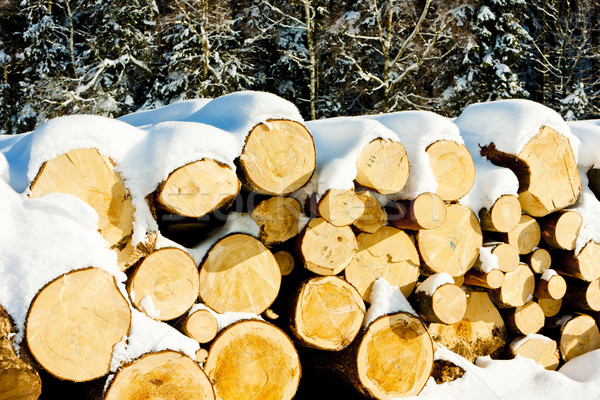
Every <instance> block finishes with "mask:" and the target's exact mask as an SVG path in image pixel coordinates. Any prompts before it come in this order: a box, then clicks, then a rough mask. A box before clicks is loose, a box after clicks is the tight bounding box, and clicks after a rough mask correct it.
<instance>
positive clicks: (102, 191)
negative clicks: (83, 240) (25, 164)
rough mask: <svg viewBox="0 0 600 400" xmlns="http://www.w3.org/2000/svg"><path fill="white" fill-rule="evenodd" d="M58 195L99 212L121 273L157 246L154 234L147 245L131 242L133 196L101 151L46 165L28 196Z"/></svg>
mask: <svg viewBox="0 0 600 400" xmlns="http://www.w3.org/2000/svg"><path fill="white" fill-rule="evenodd" d="M56 192H58V193H68V194H71V195H73V196H76V197H78V198H80V199H81V200H83V201H85V202H86V203H87V204H89V205H90V206H91V207H92V208H93V209H94V210H96V212H97V213H98V231H99V232H100V235H102V237H103V238H104V239H105V240H106V241H107V242H108V245H109V247H110V248H111V249H113V250H114V251H115V252H116V253H117V258H118V260H117V261H118V263H119V267H120V268H121V270H123V271H124V270H125V269H127V268H128V267H130V266H131V265H133V264H135V263H136V262H137V261H138V260H139V259H140V258H141V257H143V256H145V255H146V254H147V252H146V251H149V250H151V249H152V247H154V239H155V237H154V235H150V236H149V237H148V240H147V241H148V243H142V244H140V245H138V246H135V245H133V244H132V243H131V237H132V235H133V221H134V211H135V209H134V207H133V203H132V202H131V196H130V194H129V191H128V190H127V188H126V187H125V185H124V184H123V180H122V179H121V176H120V175H119V173H118V172H117V171H116V170H115V166H114V164H113V162H112V160H111V159H109V158H107V157H104V156H103V155H101V154H100V153H99V152H98V150H96V149H76V150H71V151H69V152H68V153H66V154H63V155H61V156H58V157H56V158H54V159H52V160H50V161H47V162H45V163H44V164H43V165H42V168H41V169H40V171H39V172H38V174H37V176H36V177H35V179H34V180H33V182H32V183H31V187H30V193H29V197H31V198H36V197H40V196H43V195H45V194H48V193H56Z"/></svg>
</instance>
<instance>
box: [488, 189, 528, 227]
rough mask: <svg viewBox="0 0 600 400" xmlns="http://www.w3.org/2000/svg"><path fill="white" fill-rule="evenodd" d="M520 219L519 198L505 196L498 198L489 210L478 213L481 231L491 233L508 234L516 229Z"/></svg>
mask: <svg viewBox="0 0 600 400" xmlns="http://www.w3.org/2000/svg"><path fill="white" fill-rule="evenodd" d="M520 218H521V203H519V198H518V197H515V196H513V195H509V194H506V195H504V196H500V197H499V198H498V199H497V200H496V201H495V202H494V204H493V205H492V206H491V207H490V208H489V209H487V208H482V209H481V210H480V211H479V220H480V223H481V229H482V230H484V231H492V232H510V231H511V230H513V229H515V228H516V227H517V224H518V223H519V220H520Z"/></svg>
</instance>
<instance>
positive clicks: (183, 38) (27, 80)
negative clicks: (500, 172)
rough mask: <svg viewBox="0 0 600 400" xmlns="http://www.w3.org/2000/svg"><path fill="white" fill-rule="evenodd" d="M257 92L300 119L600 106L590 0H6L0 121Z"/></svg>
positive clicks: (584, 115) (581, 112) (10, 128)
mask: <svg viewBox="0 0 600 400" xmlns="http://www.w3.org/2000/svg"><path fill="white" fill-rule="evenodd" d="M245 89H252V90H265V91H269V92H273V93H276V94H278V95H280V96H282V97H284V98H287V99H289V100H292V101H293V102H294V103H296V104H297V105H298V106H299V107H300V109H301V112H302V113H303V115H304V116H305V118H306V119H314V118H322V117H330V116H338V115H359V114H367V113H380V112H390V111H395V110H407V109H423V110H431V111H435V112H438V113H441V114H442V115H446V116H455V115H457V114H459V113H460V111H461V110H462V109H463V108H464V107H465V106H466V105H468V104H470V103H475V102H480V101H489V100H496V99H502V98H529V99H532V100H535V101H538V102H540V103H543V104H546V105H548V106H549V107H552V108H553V109H555V110H557V111H559V112H560V113H561V114H562V115H563V116H564V117H565V118H566V119H589V118H598V117H599V116H600V105H599V103H598V100H600V2H598V1H597V0H578V1H575V0H527V1H525V0H348V1H344V0H337V1H325V0H264V1H261V0H241V1H233V0H87V1H86V0H81V1H76V0H22V1H18V0H17V1H14V0H0V133H2V134H14V133H21V132H26V131H29V130H32V129H33V128H34V127H36V126H37V125H39V124H41V123H42V122H44V121H46V120H48V119H50V118H54V117H57V116H60V115H68V114H83V113H85V114H98V115H105V116H111V117H118V116H120V115H123V114H127V113H130V112H133V111H136V110H139V109H147V108H155V107H158V106H161V105H167V104H170V103H173V102H176V101H179V100H185V99H191V98H202V97H216V96H219V95H222V94H225V93H229V92H233V91H237V90H245Z"/></svg>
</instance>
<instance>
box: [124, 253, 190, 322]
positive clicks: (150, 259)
mask: <svg viewBox="0 0 600 400" xmlns="http://www.w3.org/2000/svg"><path fill="white" fill-rule="evenodd" d="M198 290H199V281H198V267H196V262H195V261H194V259H193V258H192V257H191V256H190V255H189V254H188V253H186V252H185V251H183V250H181V249H177V248H174V247H168V248H162V249H160V250H156V251H154V252H153V253H151V254H150V255H148V256H147V257H146V258H144V259H143V260H142V261H141V262H140V264H139V265H138V266H137V267H136V269H135V271H134V272H133V273H132V274H131V276H130V277H129V280H128V282H127V291H128V292H129V297H130V298H131V302H132V303H133V305H134V306H135V308H137V309H138V310H140V311H141V312H143V313H145V314H146V315H148V316H149V317H151V318H154V319H157V320H159V321H169V320H172V319H174V318H177V317H180V316H181V315H183V314H184V313H185V312H186V311H187V310H189V309H190V308H191V307H192V305H194V303H195V302H196V299H197V298H198ZM145 302H149V303H150V306H148V303H145ZM146 307H150V308H153V309H147V308H146Z"/></svg>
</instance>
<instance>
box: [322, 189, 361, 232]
mask: <svg viewBox="0 0 600 400" xmlns="http://www.w3.org/2000/svg"><path fill="white" fill-rule="evenodd" d="M317 209H318V212H319V215H320V216H321V217H323V218H325V220H326V221H327V222H329V223H330V224H332V225H333V226H338V227H341V226H348V225H352V224H353V223H354V222H356V220H358V219H359V218H360V216H361V215H362V214H363V212H364V211H365V204H364V203H363V202H362V200H361V199H360V197H358V196H357V195H356V193H354V190H338V189H329V190H328V191H327V192H325V194H324V195H323V197H321V199H320V200H319V203H318V205H317Z"/></svg>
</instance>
